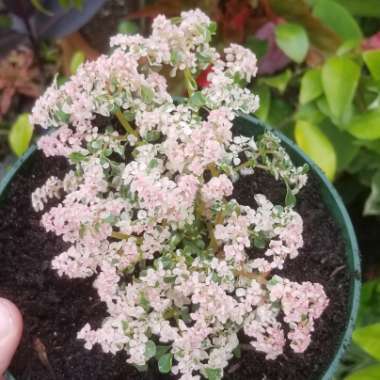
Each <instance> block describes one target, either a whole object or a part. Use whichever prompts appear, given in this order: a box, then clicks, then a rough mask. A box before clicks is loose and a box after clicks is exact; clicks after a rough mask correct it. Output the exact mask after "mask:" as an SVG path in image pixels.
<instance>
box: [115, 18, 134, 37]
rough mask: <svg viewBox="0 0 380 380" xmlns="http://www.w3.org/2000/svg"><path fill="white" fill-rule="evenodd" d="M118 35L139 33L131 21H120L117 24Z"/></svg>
mask: <svg viewBox="0 0 380 380" xmlns="http://www.w3.org/2000/svg"><path fill="white" fill-rule="evenodd" d="M117 31H118V33H121V34H128V35H130V34H137V33H138V31H139V27H138V26H137V25H136V23H134V22H132V21H125V20H123V21H121V22H119V25H118V26H117Z"/></svg>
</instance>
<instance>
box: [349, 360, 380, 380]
mask: <svg viewBox="0 0 380 380" xmlns="http://www.w3.org/2000/svg"><path fill="white" fill-rule="evenodd" d="M379 373H380V364H374V365H371V366H369V367H365V368H363V369H360V370H359V371H355V372H354V373H352V374H351V375H349V376H347V377H345V378H344V380H379Z"/></svg>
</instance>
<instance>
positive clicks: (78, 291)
mask: <svg viewBox="0 0 380 380" xmlns="http://www.w3.org/2000/svg"><path fill="white" fill-rule="evenodd" d="M66 170H67V164H66V162H65V160H64V159H59V158H49V159H46V158H43V159H42V154H41V153H36V154H35V155H34V156H33V158H32V159H31V162H30V163H29V164H28V166H27V167H25V168H24V169H23V170H22V171H21V172H20V173H19V174H18V175H17V176H16V178H15V179H14V181H13V182H12V184H11V186H10V188H9V191H8V193H7V196H6V199H4V201H3V203H2V206H1V207H0V296H1V297H7V298H9V299H11V300H12V301H14V302H15V303H16V304H17V305H18V306H19V307H20V309H21V311H22V313H23V316H24V321H25V331H24V334H23V338H22V342H21V345H20V347H19V349H18V351H17V354H16V356H15V358H14V360H13V363H12V366H11V371H12V373H13V374H14V375H15V377H16V379H17V380H104V379H107V380H108V379H109V380H138V379H139V380H157V379H165V380H168V379H174V377H170V376H167V375H165V376H164V375H160V374H158V373H157V370H152V371H151V372H149V373H148V374H146V373H145V374H144V373H139V372H138V371H137V370H136V369H135V368H134V367H132V366H130V365H127V364H126V363H125V360H126V356H125V354H118V355H116V356H111V355H108V354H104V353H103V352H101V350H100V348H99V347H96V348H94V349H93V350H92V351H87V350H86V349H84V348H83V343H82V342H81V341H78V340H77V339H76V334H77V332H78V331H79V330H80V329H81V327H82V326H83V325H84V324H85V323H86V322H88V321H90V322H91V325H92V326H93V327H96V326H99V325H100V324H101V321H102V320H103V319H104V317H105V316H106V308H105V306H104V304H103V303H102V302H100V301H99V299H98V297H97V294H96V291H95V289H94V288H93V287H92V282H93V279H84V280H66V279H62V278H59V277H58V276H57V274H56V273H55V272H54V271H53V270H52V269H51V268H50V262H51V259H52V258H53V257H54V256H55V255H57V254H58V253H60V252H62V251H63V250H64V249H65V244H64V243H63V242H62V240H61V238H58V237H56V236H55V235H54V234H51V233H46V232H45V231H44V229H43V228H42V227H41V226H40V224H39V220H40V217H41V215H40V214H36V213H35V212H34V211H33V209H32V207H31V204H30V194H31V192H32V191H33V190H34V189H35V188H36V187H37V186H41V185H42V184H43V183H44V181H45V180H46V179H47V178H48V177H49V176H51V175H58V176H62V174H63V173H64V172H65V171H66ZM310 177H311V176H310ZM317 187H318V186H317V184H316V182H315V181H314V179H313V178H312V177H311V178H309V181H308V184H307V186H306V187H305V188H304V189H303V190H302V191H301V193H300V194H299V195H298V201H297V202H298V203H297V211H298V212H299V213H300V214H301V215H302V217H303V220H304V240H305V244H304V247H303V249H302V252H301V253H300V255H299V256H298V257H297V258H296V259H294V260H288V261H287V262H286V265H285V267H284V270H283V271H282V275H283V276H284V277H287V278H289V279H291V280H294V281H299V282H302V281H312V282H319V283H321V284H322V285H323V286H324V288H325V291H326V293H327V295H328V297H329V298H330V305H329V306H328V308H327V309H326V310H325V311H324V313H323V315H322V317H321V318H320V319H319V320H318V322H317V324H316V331H315V332H314V333H313V337H312V343H311V345H310V346H309V348H308V349H307V351H306V352H305V353H303V354H295V353H293V352H292V351H291V350H290V349H287V350H286V352H285V354H284V355H281V356H280V357H279V358H278V359H277V360H275V361H267V360H265V358H264V354H262V353H258V352H255V351H253V350H249V351H242V355H241V358H240V359H239V360H238V359H235V360H234V361H233V362H232V363H231V365H230V366H229V367H228V369H227V371H226V375H225V377H224V379H228V380H243V379H244V380H248V379H253V380H255V379H256V380H262V379H266V380H288V379H289V380H313V379H318V378H319V377H320V375H321V373H323V371H324V370H325V368H326V367H327V366H328V364H329V363H330V361H331V359H332V357H333V355H334V352H335V349H336V345H337V342H338V340H339V336H340V334H341V333H342V332H343V330H344V328H345V326H346V323H347V310H346V309H347V300H348V288H349V282H350V276H352V275H353V274H350V273H349V272H348V270H347V268H346V266H345V257H344V243H343V241H342V239H341V237H340V236H341V235H340V232H339V229H338V227H337V226H336V225H335V224H334V222H333V221H332V219H331V218H330V216H329V212H328V210H327V209H326V207H325V206H324V204H323V203H322V202H321V199H320V196H319V194H318V190H317ZM235 188H236V190H235V194H234V196H235V197H236V199H237V200H238V201H239V203H242V204H247V205H251V206H254V205H255V202H254V199H253V194H255V193H264V194H265V195H266V196H267V197H268V198H269V199H270V200H271V201H272V202H274V203H282V202H283V199H284V190H285V189H284V188H283V186H282V185H281V184H280V183H278V182H276V181H275V180H274V179H273V178H272V177H271V176H269V175H267V174H266V173H264V172H261V171H257V173H256V174H255V175H254V176H251V177H246V178H244V179H241V180H239V182H238V183H237V184H236V186H235ZM36 343H37V344H36ZM41 344H42V345H43V347H44V350H46V354H47V356H48V361H49V364H48V365H47V363H46V362H44V360H41V354H40V355H39V353H38V352H41ZM38 347H39V350H38V349H37V348H38ZM0 355H1V353H0Z"/></svg>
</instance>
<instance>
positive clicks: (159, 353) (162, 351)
mask: <svg viewBox="0 0 380 380" xmlns="http://www.w3.org/2000/svg"><path fill="white" fill-rule="evenodd" d="M169 349H170V347H169V346H162V345H158V346H157V347H156V355H155V357H156V359H160V357H161V356H163V355H165V354H166V353H167V352H168V351H169Z"/></svg>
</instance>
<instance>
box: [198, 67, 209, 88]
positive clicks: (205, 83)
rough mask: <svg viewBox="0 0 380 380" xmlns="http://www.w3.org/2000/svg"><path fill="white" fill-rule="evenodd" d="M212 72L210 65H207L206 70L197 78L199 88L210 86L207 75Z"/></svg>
mask: <svg viewBox="0 0 380 380" xmlns="http://www.w3.org/2000/svg"><path fill="white" fill-rule="evenodd" d="M211 71H212V65H209V66H208V67H207V69H205V70H203V71H202V72H201V73H200V74H199V75H198V77H197V85H198V86H199V87H200V88H205V87H208V86H209V85H210V82H209V81H208V80H207V77H208V74H210V73H211Z"/></svg>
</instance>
